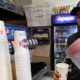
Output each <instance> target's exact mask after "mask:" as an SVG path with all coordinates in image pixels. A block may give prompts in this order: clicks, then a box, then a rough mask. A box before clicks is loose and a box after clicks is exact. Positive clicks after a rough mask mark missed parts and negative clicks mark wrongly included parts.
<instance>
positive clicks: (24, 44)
mask: <svg viewBox="0 0 80 80" xmlns="http://www.w3.org/2000/svg"><path fill="white" fill-rule="evenodd" d="M19 46H21V47H23V48H25V49H27V48H28V46H27V39H23V40H21V41H19Z"/></svg>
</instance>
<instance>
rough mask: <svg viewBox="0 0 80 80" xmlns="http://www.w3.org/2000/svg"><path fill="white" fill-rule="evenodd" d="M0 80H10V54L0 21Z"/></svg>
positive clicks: (3, 27)
mask: <svg viewBox="0 0 80 80" xmlns="http://www.w3.org/2000/svg"><path fill="white" fill-rule="evenodd" d="M0 80H12V70H11V61H10V53H9V47H8V40H7V35H6V31H5V25H4V22H3V21H0Z"/></svg>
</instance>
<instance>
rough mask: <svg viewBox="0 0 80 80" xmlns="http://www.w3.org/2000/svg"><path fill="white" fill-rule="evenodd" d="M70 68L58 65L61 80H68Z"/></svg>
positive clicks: (61, 64)
mask: <svg viewBox="0 0 80 80" xmlns="http://www.w3.org/2000/svg"><path fill="white" fill-rule="evenodd" d="M68 67H69V65H68V64H66V63H58V64H56V70H57V71H58V72H59V74H60V78H59V80H67V75H68Z"/></svg>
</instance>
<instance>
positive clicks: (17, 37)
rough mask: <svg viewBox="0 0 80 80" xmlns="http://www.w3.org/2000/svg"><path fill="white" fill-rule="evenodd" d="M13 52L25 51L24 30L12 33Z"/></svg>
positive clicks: (26, 47)
mask: <svg viewBox="0 0 80 80" xmlns="http://www.w3.org/2000/svg"><path fill="white" fill-rule="evenodd" d="M14 47H15V53H24V52H27V49H28V46H27V38H26V33H25V31H15V33H14Z"/></svg>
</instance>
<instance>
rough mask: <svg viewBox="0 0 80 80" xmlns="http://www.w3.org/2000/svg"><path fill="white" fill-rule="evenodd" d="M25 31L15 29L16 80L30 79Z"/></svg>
mask: <svg viewBox="0 0 80 80" xmlns="http://www.w3.org/2000/svg"><path fill="white" fill-rule="evenodd" d="M26 39H27V38H26V33H25V31H15V33H14V40H15V67H16V76H17V80H32V77H31V66H30V54H29V50H28V46H27V41H26Z"/></svg>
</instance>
